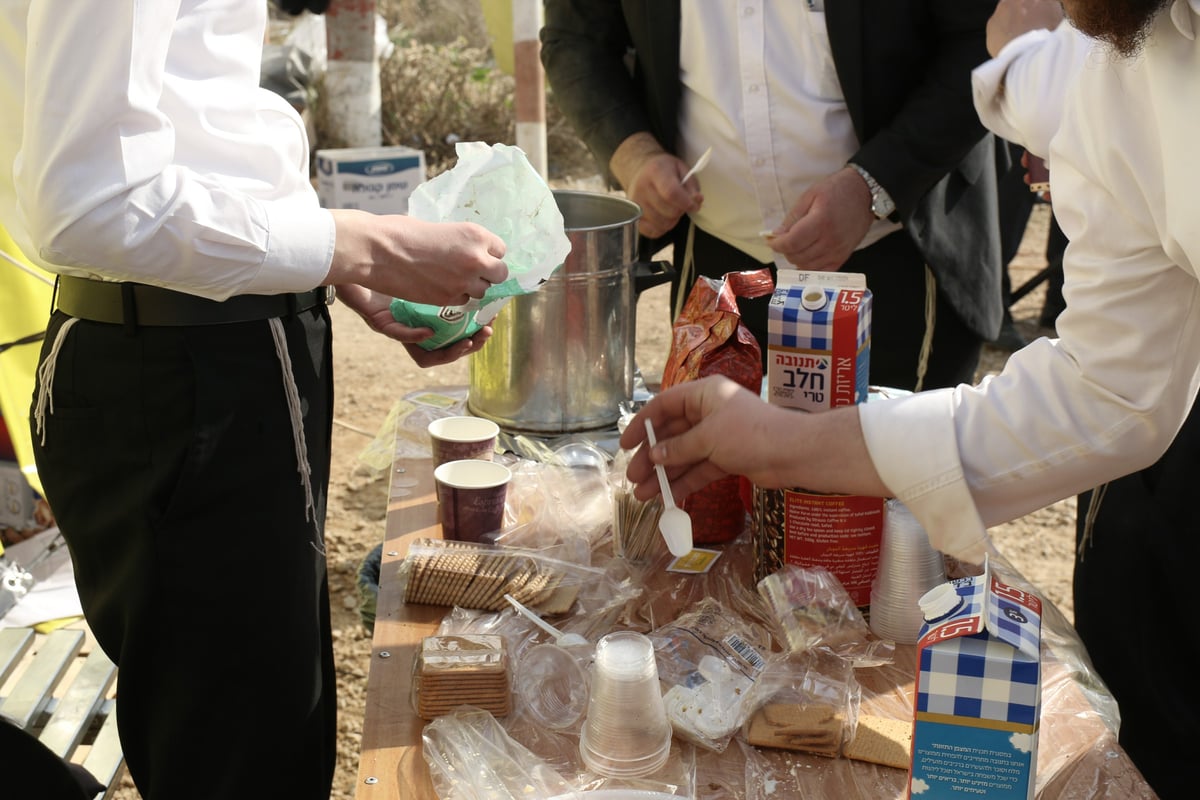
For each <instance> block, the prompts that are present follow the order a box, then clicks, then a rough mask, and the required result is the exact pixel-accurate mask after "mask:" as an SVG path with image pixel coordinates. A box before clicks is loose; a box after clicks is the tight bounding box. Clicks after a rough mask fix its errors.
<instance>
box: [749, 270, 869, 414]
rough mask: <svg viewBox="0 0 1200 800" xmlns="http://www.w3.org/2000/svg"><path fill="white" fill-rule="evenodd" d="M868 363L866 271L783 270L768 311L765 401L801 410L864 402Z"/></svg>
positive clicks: (822, 409) (820, 409) (822, 408)
mask: <svg viewBox="0 0 1200 800" xmlns="http://www.w3.org/2000/svg"><path fill="white" fill-rule="evenodd" d="M870 363H871V292H870V291H869V290H868V289H867V279H866V276H865V275H861V274H859V273H853V272H797V271H792V270H781V271H780V272H779V277H778V281H777V282H776V285H775V294H774V295H772V297H771V303H770V305H769V306H768V314H767V400H768V401H770V402H771V403H774V404H775V405H781V406H787V407H789V408H798V409H801V410H802V411H825V410H828V409H830V408H837V407H839V406H850V405H854V404H855V403H865V402H866V400H867V377H868V372H869V369H870Z"/></svg>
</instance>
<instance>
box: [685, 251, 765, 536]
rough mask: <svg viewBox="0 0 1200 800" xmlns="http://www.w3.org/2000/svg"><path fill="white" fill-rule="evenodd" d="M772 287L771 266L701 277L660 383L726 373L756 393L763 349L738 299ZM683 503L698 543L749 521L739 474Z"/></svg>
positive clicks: (734, 533) (735, 533)
mask: <svg viewBox="0 0 1200 800" xmlns="http://www.w3.org/2000/svg"><path fill="white" fill-rule="evenodd" d="M774 288H775V284H774V281H773V280H772V278H771V271H770V270H769V269H761V270H754V271H749V272H730V273H726V274H725V276H724V277H722V278H721V279H719V280H718V279H714V278H707V277H704V276H700V277H698V278H697V279H696V283H695V284H694V285H693V286H692V288H691V291H690V292H689V293H688V297H687V301H686V302H685V303H684V305H683V309H682V310H681V311H680V312H679V315H678V316H677V317H676V319H675V323H674V325H673V326H672V329H671V348H670V350H669V352H668V353H667V361H666V364H665V365H664V367H663V377H662V387H663V388H664V389H666V388H668V387H671V386H674V385H676V384H679V383H684V382H685V381H694V380H697V379H699V378H703V377H706V376H708V375H724V376H726V377H728V378H730V379H732V380H734V381H736V382H738V383H740V384H741V385H742V386H745V387H746V388H747V389H749V390H750V391H752V392H754V393H755V394H758V392H759V390H760V389H761V388H762V378H763V371H762V350H761V348H760V347H759V345H758V341H757V340H756V339H755V338H754V334H752V333H751V332H750V330H749V328H747V327H746V326H745V325H743V324H742V317H741V313H740V312H739V311H738V305H737V301H738V298H739V297H743V298H752V297H761V296H763V295H767V294H770V293H771V292H772V291H773V290H774ZM679 505H680V507H681V508H682V509H683V510H684V511H686V512H688V514H690V515H691V517H692V538H693V541H694V542H696V543H697V544H710V543H719V542H727V541H730V540H731V539H734V538H736V537H737V536H738V535H739V534H740V533H741V532H742V529H743V527H744V524H745V518H746V508H745V506H744V505H743V502H742V496H741V479H740V478H739V477H737V476H732V477H728V478H722V479H720V480H717V481H714V482H713V483H711V484H709V485H708V486H706V487H704V488H702V489H700V490H698V491H696V492H693V493H692V494H691V495H689V496H688V497H686V498H685V499H684V500H683V501H682V502H680V503H679Z"/></svg>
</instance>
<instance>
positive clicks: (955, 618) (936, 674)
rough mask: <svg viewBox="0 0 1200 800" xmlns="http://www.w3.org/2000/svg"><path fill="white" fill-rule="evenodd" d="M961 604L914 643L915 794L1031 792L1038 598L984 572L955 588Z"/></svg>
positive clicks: (992, 798) (990, 798)
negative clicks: (915, 678)
mask: <svg viewBox="0 0 1200 800" xmlns="http://www.w3.org/2000/svg"><path fill="white" fill-rule="evenodd" d="M951 585H953V586H954V588H955V590H956V591H957V593H958V595H959V600H960V603H961V604H960V606H959V609H958V610H957V611H954V612H951V613H950V614H949V615H948V616H946V617H945V618H944V619H942V620H940V621H937V622H935V623H932V624H927V625H926V626H925V627H923V628H922V630H921V638H920V640H919V641H918V643H917V690H916V691H917V696H916V703H915V722H914V725H913V744H912V748H913V749H912V771H911V773H910V776H909V797H910V798H919V799H920V800H934V799H936V798H948V797H953V798H963V797H980V798H987V800H1001V799H1003V800H1017V799H1018V798H1020V799H1022V800H1026V799H1028V798H1032V797H1033V796H1034V774H1035V772H1036V766H1037V740H1038V718H1039V716H1040V713H1041V660H1040V651H1039V647H1040V642H1041V624H1042V623H1041V615H1042V602H1041V600H1040V599H1039V598H1038V597H1036V596H1035V595H1032V594H1030V593H1028V592H1025V591H1023V590H1021V589H1018V588H1016V587H1013V586H1008V585H1007V584H1004V583H1001V582H1000V581H999V580H997V579H996V578H995V577H994V576H993V575H992V574H991V569H990V568H989V566H988V565H987V564H985V565H984V573H983V575H980V576H978V577H974V578H962V579H960V580H956V581H953V582H952V584H951Z"/></svg>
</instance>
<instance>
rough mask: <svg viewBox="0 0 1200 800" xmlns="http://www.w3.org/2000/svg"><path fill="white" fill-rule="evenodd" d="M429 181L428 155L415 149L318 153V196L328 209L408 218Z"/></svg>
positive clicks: (349, 149) (356, 149)
mask: <svg viewBox="0 0 1200 800" xmlns="http://www.w3.org/2000/svg"><path fill="white" fill-rule="evenodd" d="M424 181H425V154H424V153H423V152H421V151H420V150H414V149H412V148H411V147H350V148H344V149H339V150H318V151H317V195H318V197H320V199H321V205H322V206H324V207H325V208H356V209H361V210H363V211H371V212H373V213H375V214H404V213H406V212H407V211H408V197H409V195H411V194H412V192H413V189H416V188H417V185H418V184H420V183H423V182H424Z"/></svg>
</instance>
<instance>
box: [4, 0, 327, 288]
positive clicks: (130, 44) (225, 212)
mask: <svg viewBox="0 0 1200 800" xmlns="http://www.w3.org/2000/svg"><path fill="white" fill-rule="evenodd" d="M23 7H27V8H28V25H27V49H28V58H26V60H25V75H24V89H25V91H24V96H25V103H24V110H23V114H22V110H21V109H20V108H17V109H13V108H9V107H7V106H5V107H4V108H3V112H2V114H3V118H4V119H5V120H6V121H8V120H15V119H21V118H22V116H23V119H24V126H23V128H22V130H21V137H20V142H19V144H20V147H21V150H20V153H19V155H16V159H15V167H14V169H13V171H12V178H13V181H14V183H15V191H16V198H17V201H18V211H17V213H16V217H15V218H14V219H5V220H4V222H5V224H6V226H8V227H9V229H10V230H11V231H12V232H13V234H14V238H15V239H16V240H17V242H18V244H19V245H21V246H22V249H23V250H25V251H26V253H27V254H28V255H29V256H30V257H32V258H34V259H35V260H37V261H40V262H41V263H43V264H44V265H45V266H46V267H47V268H49V269H51V270H52V271H54V272H58V273H62V274H71V275H79V276H84V277H88V276H91V277H99V278H104V279H110V280H127V281H136V282H139V283H148V284H155V285H160V286H167V287H170V288H174V289H178V290H181V291H186V292H189V293H193V294H197V295H201V296H205V297H209V298H212V299H215V300H221V299H225V298H227V297H229V296H230V295H234V294H275V293H280V292H294V291H304V290H308V289H312V288H313V287H315V286H317V285H319V284H320V283H321V282H322V281H323V280H324V278H325V276H326V274H327V273H328V271H329V266H330V263H331V261H332V257H333V244H334V226H333V219H332V216H331V215H330V213H329V212H328V211H326V210H324V209H322V208H320V206H319V203H318V201H317V197H316V193H315V191H314V190H313V188H312V185H311V183H310V181H309V167H308V140H307V136H306V134H305V130H304V125H303V124H302V122H301V120H300V117H299V115H298V114H297V113H296V112H295V110H293V109H292V108H291V107H290V106H289V105H288V104H287V103H286V102H285V101H284V100H283V99H282V98H281V97H279V96H277V95H275V94H273V93H272V92H270V91H267V90H264V89H260V88H259V70H260V65H261V58H262V45H263V38H264V33H265V29H266V23H267V7H266V3H265V2H263V0H154V1H153V2H139V0H104V2H80V0H36V2H33V3H29V2H27V0H0V13H2V14H3V15H4V16H5V17H6V18H7V19H6V20H5V21H4V22H3V23H0V25H3V26H4V27H6V28H8V29H10V30H11V29H17V28H18V27H19V25H20V20H19V15H20V14H21V13H23ZM9 72H11V69H6V70H5V72H4V73H3V74H0V79H3V80H5V81H6V82H8V81H12V80H17V79H19V76H14V75H10V74H8V73H9ZM14 97H15V98H17V99H19V93H17V92H15V91H11V90H8V89H6V90H4V91H3V92H0V101H6V102H12V101H13V98H14ZM12 144H13V143H12V141H11V137H7V136H6V137H4V138H0V147H3V148H6V149H4V150H2V151H0V164H2V165H3V166H4V167H7V165H8V164H10V163H14V162H13V160H12V159H13V156H14V154H13V153H12V152H10V151H11V147H12ZM8 191H10V187H9V186H8V180H7V176H6V169H0V194H2V193H5V192H8ZM11 205H12V204H11V202H6V201H4V200H3V199H0V213H6V214H7V213H9V210H10V209H11Z"/></svg>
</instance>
